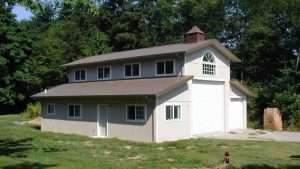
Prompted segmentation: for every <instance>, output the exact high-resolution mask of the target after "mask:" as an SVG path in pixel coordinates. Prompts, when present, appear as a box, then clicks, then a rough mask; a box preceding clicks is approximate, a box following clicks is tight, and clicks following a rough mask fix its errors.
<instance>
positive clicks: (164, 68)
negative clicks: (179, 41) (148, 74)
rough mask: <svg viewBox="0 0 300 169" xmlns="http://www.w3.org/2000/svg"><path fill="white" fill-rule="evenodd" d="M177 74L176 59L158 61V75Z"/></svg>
mask: <svg viewBox="0 0 300 169" xmlns="http://www.w3.org/2000/svg"><path fill="white" fill-rule="evenodd" d="M174 74H175V61H174V60H160V61H156V75H157V76H165V75H174Z"/></svg>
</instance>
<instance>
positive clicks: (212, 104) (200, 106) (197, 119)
mask: <svg viewBox="0 0 300 169" xmlns="http://www.w3.org/2000/svg"><path fill="white" fill-rule="evenodd" d="M192 99H193V115H192V134H202V133H209V132H215V131H224V83H223V82H214V81H193V94H192Z"/></svg>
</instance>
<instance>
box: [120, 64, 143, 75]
mask: <svg viewBox="0 0 300 169" xmlns="http://www.w3.org/2000/svg"><path fill="white" fill-rule="evenodd" d="M124 70H125V78H134V77H140V75H141V72H140V64H139V63H130V64H125V66H124Z"/></svg>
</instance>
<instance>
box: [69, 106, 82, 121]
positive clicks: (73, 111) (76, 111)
mask: <svg viewBox="0 0 300 169" xmlns="http://www.w3.org/2000/svg"><path fill="white" fill-rule="evenodd" d="M68 116H69V117H71V118H80V117H81V105H80V104H70V105H69V111H68Z"/></svg>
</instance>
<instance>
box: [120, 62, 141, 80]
mask: <svg viewBox="0 0 300 169" xmlns="http://www.w3.org/2000/svg"><path fill="white" fill-rule="evenodd" d="M135 64H138V65H139V75H138V76H126V66H128V65H130V66H131V74H133V69H132V65H135ZM141 72H142V69H141V63H140V62H135V63H125V64H124V78H125V79H132V78H139V77H141Z"/></svg>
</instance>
